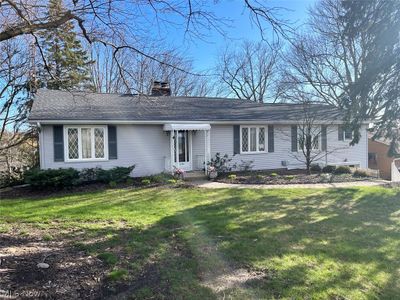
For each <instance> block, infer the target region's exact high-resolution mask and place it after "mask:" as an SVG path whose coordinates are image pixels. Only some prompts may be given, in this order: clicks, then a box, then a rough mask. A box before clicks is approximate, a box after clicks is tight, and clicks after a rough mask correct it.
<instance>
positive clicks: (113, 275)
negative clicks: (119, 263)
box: [107, 269, 129, 281]
mask: <svg viewBox="0 0 400 300" xmlns="http://www.w3.org/2000/svg"><path fill="white" fill-rule="evenodd" d="M128 273H129V272H128V270H125V269H117V270H112V271H111V272H110V273H108V275H107V278H108V279H109V280H111V281H119V280H123V279H126V278H127V277H128Z"/></svg>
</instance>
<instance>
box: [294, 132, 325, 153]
mask: <svg viewBox="0 0 400 300" xmlns="http://www.w3.org/2000/svg"><path fill="white" fill-rule="evenodd" d="M316 127H317V126H316ZM300 131H301V130H299V128H297V152H300V151H302V148H301V147H300V139H299V133H300ZM321 131H322V130H321ZM321 131H320V132H319V134H318V148H312V149H311V151H321V149H322V148H321V146H322V145H321V143H322V137H321Z"/></svg>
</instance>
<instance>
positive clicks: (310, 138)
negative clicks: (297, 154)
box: [297, 127, 321, 150]
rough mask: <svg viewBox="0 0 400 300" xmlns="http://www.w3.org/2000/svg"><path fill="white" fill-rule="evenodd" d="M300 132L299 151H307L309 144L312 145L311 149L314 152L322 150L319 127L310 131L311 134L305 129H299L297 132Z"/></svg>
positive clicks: (298, 138)
mask: <svg viewBox="0 0 400 300" xmlns="http://www.w3.org/2000/svg"><path fill="white" fill-rule="evenodd" d="M297 132H298V137H297V140H298V143H299V147H298V148H299V149H307V144H308V143H310V145H311V147H309V148H310V149H313V150H319V149H320V142H319V139H320V137H321V134H320V129H319V127H315V128H314V127H313V128H312V129H310V130H309V132H308V133H307V131H306V130H305V129H303V130H302V129H301V128H299V129H298V130H297Z"/></svg>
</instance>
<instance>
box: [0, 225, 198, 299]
mask: <svg viewBox="0 0 400 300" xmlns="http://www.w3.org/2000/svg"><path fill="white" fill-rule="evenodd" d="M112 225H113V227H118V230H115V231H114V232H118V239H117V240H114V241H112V240H110V238H107V237H106V236H107V234H106V231H107V230H105V231H104V233H103V232H99V233H98V234H96V235H95V236H92V235H90V233H89V232H87V231H85V230H84V229H81V228H79V229H74V228H71V229H70V230H68V231H63V232H61V231H60V230H59V229H57V228H55V227H54V228H46V229H40V228H36V227H30V226H29V225H28V224H23V226H22V227H20V226H19V225H18V226H11V227H10V228H9V230H8V231H7V232H6V233H0V299H2V296H7V297H9V298H11V299H12V297H17V298H18V299H131V297H136V296H137V297H139V298H140V297H141V296H143V297H145V296H146V293H145V292H146V290H150V291H151V293H152V295H159V296H160V297H161V298H162V297H163V298H173V295H172V292H171V291H170V286H169V283H168V281H165V279H164V277H165V273H163V272H165V270H166V269H168V267H170V266H169V265H168V264H174V263H175V262H176V261H179V260H180V259H186V260H188V259H191V257H192V254H191V252H190V251H188V249H187V248H186V247H185V246H184V245H182V244H181V243H180V242H179V241H178V240H177V239H176V240H175V239H174V238H172V239H170V240H169V241H170V242H171V244H170V247H171V248H170V251H169V253H171V255H169V256H168V257H166V258H165V257H163V258H160V257H157V256H156V257H152V256H148V257H146V256H143V254H137V253H135V252H136V251H133V252H131V253H129V252H127V250H126V249H127V248H126V247H127V245H128V244H129V242H130V241H131V240H132V234H135V235H136V234H140V231H136V230H134V229H132V228H129V227H127V228H124V227H125V226H124V224H122V223H121V224H112ZM27 232H28V233H29V235H28V234H27ZM50 238H51V240H49V239H50ZM99 253H102V254H104V253H107V254H108V257H116V262H112V261H111V260H110V261H109V262H107V261H106V260H105V259H102V257H100V255H98V254H99ZM39 263H45V264H48V268H39V267H38V264H39ZM163 274H164V275H163ZM163 276H164V277H163ZM141 293H143V295H142V294H141Z"/></svg>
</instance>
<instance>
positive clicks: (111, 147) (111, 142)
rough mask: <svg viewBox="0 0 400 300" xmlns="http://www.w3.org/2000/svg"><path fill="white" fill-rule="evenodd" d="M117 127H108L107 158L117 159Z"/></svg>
mask: <svg viewBox="0 0 400 300" xmlns="http://www.w3.org/2000/svg"><path fill="white" fill-rule="evenodd" d="M117 152H118V151H117V127H116V126H114V125H108V158H109V159H117V158H118V154H117Z"/></svg>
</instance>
